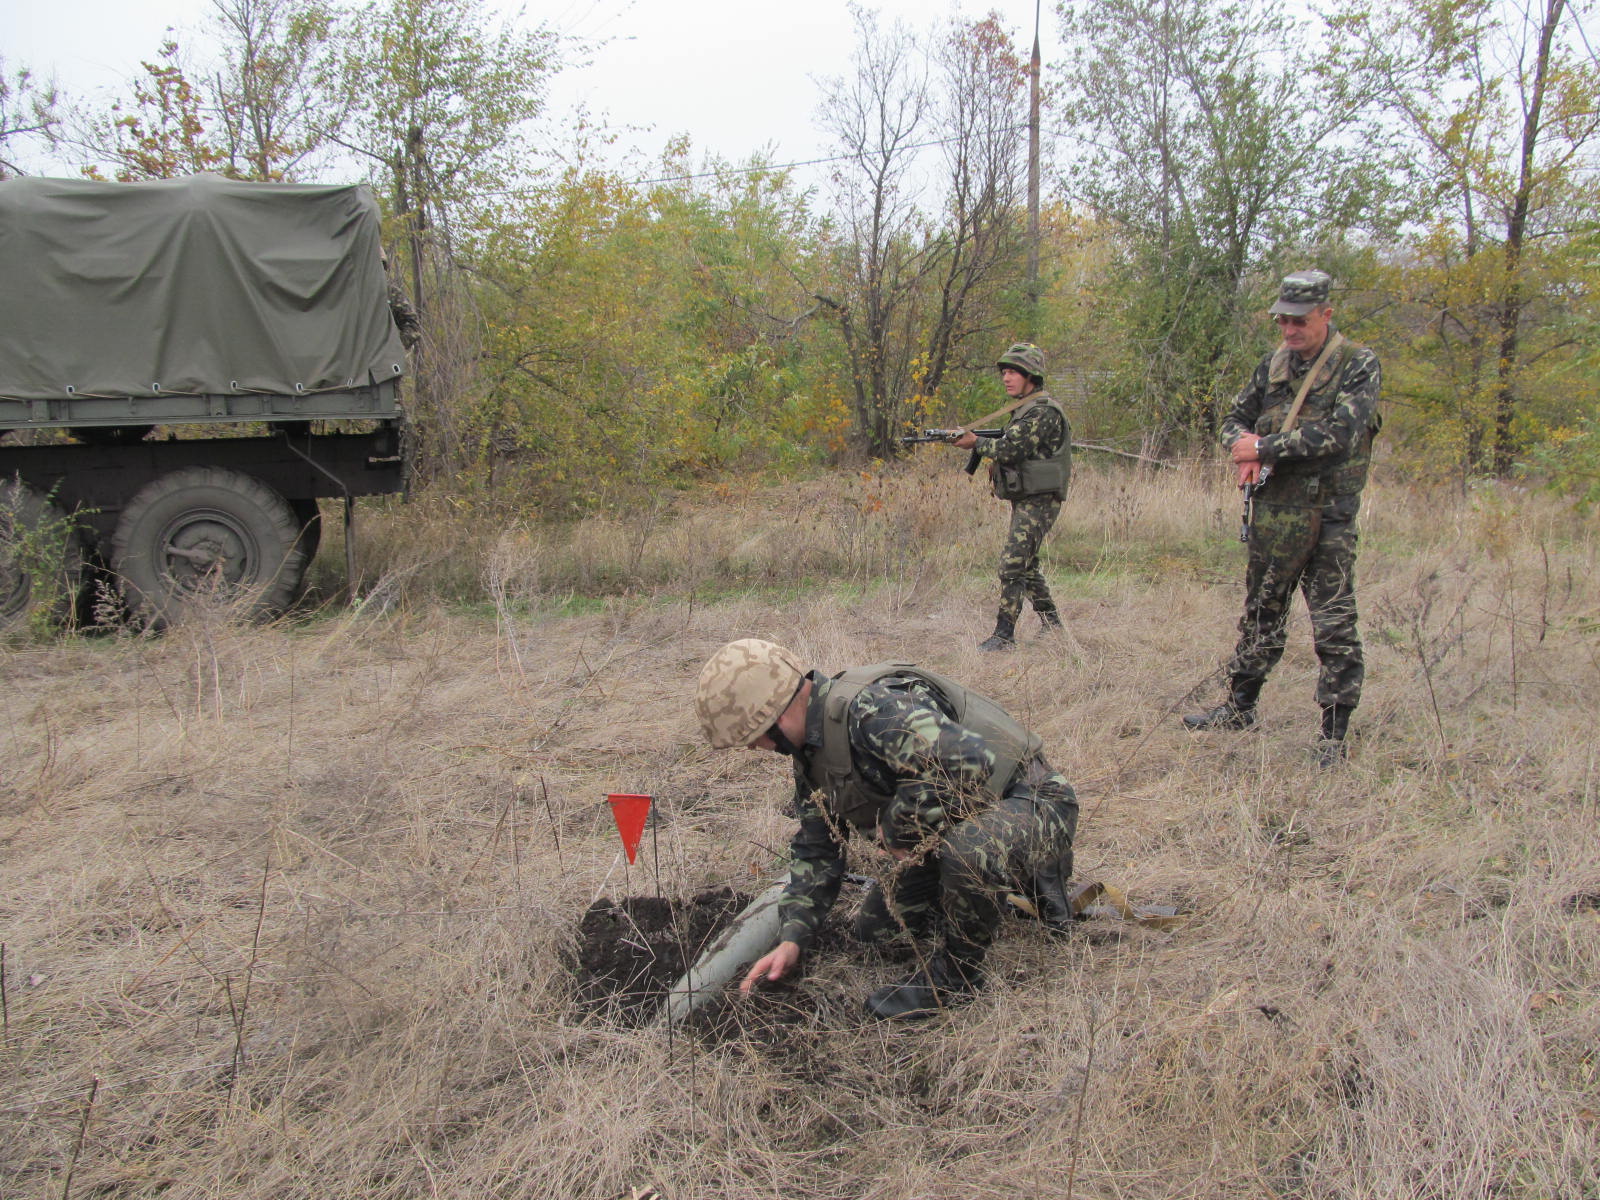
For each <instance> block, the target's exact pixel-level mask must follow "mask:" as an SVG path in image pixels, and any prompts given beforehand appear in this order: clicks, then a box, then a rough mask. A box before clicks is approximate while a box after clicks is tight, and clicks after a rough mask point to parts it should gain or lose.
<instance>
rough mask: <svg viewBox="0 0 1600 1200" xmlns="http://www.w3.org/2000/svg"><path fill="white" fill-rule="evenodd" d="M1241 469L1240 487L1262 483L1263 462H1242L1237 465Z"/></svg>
mask: <svg viewBox="0 0 1600 1200" xmlns="http://www.w3.org/2000/svg"><path fill="white" fill-rule="evenodd" d="M1235 465H1236V466H1237V467H1238V468H1239V486H1240V487H1245V486H1246V485H1248V484H1252V483H1260V482H1261V462H1260V460H1259V459H1258V460H1257V461H1255V462H1242V463H1236V464H1235Z"/></svg>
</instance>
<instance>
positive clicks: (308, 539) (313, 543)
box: [289, 500, 322, 567]
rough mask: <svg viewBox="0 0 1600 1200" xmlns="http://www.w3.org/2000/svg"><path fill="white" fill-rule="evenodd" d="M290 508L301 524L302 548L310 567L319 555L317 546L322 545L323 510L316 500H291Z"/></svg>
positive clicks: (307, 564)
mask: <svg viewBox="0 0 1600 1200" xmlns="http://www.w3.org/2000/svg"><path fill="white" fill-rule="evenodd" d="M289 508H290V509H291V510H292V511H293V512H294V519H295V520H296V521H297V522H298V523H299V525H300V549H301V550H302V551H304V553H305V556H306V566H308V567H309V566H310V565H311V560H312V559H314V558H316V556H317V548H318V547H319V546H321V545H322V510H321V509H320V508H318V507H317V502H316V501H315V500H291V501H289Z"/></svg>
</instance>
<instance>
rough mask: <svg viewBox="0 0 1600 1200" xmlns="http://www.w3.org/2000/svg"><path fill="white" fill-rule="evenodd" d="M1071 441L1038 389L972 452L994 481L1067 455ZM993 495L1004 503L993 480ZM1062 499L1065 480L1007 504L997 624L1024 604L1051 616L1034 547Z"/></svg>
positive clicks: (1060, 416)
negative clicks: (1002, 429) (1028, 464)
mask: <svg viewBox="0 0 1600 1200" xmlns="http://www.w3.org/2000/svg"><path fill="white" fill-rule="evenodd" d="M1071 442H1072V430H1071V427H1070V425H1069V424H1068V422H1067V415H1066V413H1065V412H1064V411H1063V410H1062V409H1061V406H1060V405H1058V404H1057V403H1056V402H1055V401H1054V400H1053V399H1051V397H1050V394H1049V393H1048V392H1046V391H1043V390H1042V389H1041V390H1039V391H1036V392H1034V393H1033V394H1032V395H1030V396H1029V398H1028V403H1026V404H1024V405H1023V406H1022V407H1021V408H1019V409H1018V410H1017V411H1016V413H1015V414H1014V415H1013V416H1012V419H1011V421H1010V423H1009V424H1007V425H1006V428H1005V432H1004V433H1003V434H1001V436H999V437H997V438H979V439H978V444H977V445H976V446H974V447H973V452H974V453H975V454H977V455H978V457H979V458H986V459H988V460H989V462H990V472H991V473H992V474H995V475H997V476H998V475H1000V474H1001V473H1002V472H1004V471H1006V470H1013V471H1014V470H1018V469H1020V468H1021V467H1022V466H1023V464H1024V463H1026V462H1029V461H1034V462H1037V461H1040V460H1044V459H1050V458H1055V457H1056V456H1058V455H1064V456H1070V453H1071V451H1070V447H1071ZM1064 461H1065V463H1066V472H1067V476H1068V478H1070V474H1071V459H1070V457H1064ZM995 491H996V494H997V495H1001V496H1002V498H1009V496H1008V495H1007V494H1006V489H1005V488H1004V485H1003V484H1002V483H1001V482H1000V481H999V479H997V481H996V489H995ZM1065 496H1066V480H1063V481H1062V485H1061V489H1060V490H1059V491H1053V492H1049V493H1045V494H1042V495H1031V496H1021V497H1018V498H1015V499H1012V500H1011V528H1010V530H1009V531H1008V532H1007V534H1006V541H1005V545H1004V547H1003V548H1002V549H1001V551H1000V612H999V616H1000V618H1001V620H1002V621H1003V622H1008V623H1010V624H1012V625H1015V624H1016V620H1017V618H1018V617H1019V616H1021V614H1022V602H1023V600H1024V599H1027V600H1028V601H1029V602H1030V603H1032V605H1033V610H1034V611H1035V612H1037V613H1039V614H1040V615H1041V616H1044V615H1045V614H1050V615H1051V616H1053V615H1054V614H1055V612H1056V604H1055V600H1054V599H1053V598H1052V597H1051V595H1050V586H1049V584H1047V583H1046V582H1045V577H1044V572H1043V571H1041V570H1040V569H1039V548H1040V547H1041V546H1042V545H1043V544H1044V538H1045V534H1047V533H1049V532H1050V528H1051V526H1053V525H1054V524H1055V523H1056V517H1057V516H1059V515H1060V513H1061V503H1062V500H1063V499H1064V498H1065ZM1047 619H1048V618H1047Z"/></svg>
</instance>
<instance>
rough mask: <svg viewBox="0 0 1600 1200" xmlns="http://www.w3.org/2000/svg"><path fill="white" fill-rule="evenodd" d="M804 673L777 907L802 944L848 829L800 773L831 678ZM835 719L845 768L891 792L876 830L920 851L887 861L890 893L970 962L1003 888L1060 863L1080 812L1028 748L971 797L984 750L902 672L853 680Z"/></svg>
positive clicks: (815, 745) (815, 746)
mask: <svg viewBox="0 0 1600 1200" xmlns="http://www.w3.org/2000/svg"><path fill="white" fill-rule="evenodd" d="M808 678H809V679H810V680H811V682H812V694H811V699H810V702H809V704H808V707H807V710H806V736H805V741H804V743H803V744H802V745H801V746H800V747H799V748H798V753H797V755H796V761H795V806H796V809H797V811H798V813H799V816H800V828H799V830H798V831H797V832H796V834H795V837H794V840H793V842H792V843H791V845H790V854H791V858H792V863H791V866H790V874H789V885H788V890H787V892H786V894H785V896H784V898H783V902H782V905H781V908H780V914H781V920H782V932H781V934H780V939H781V940H784V941H793V942H795V943H797V944H799V945H801V946H802V947H803V946H805V945H806V944H807V943H809V942H810V941H811V939H812V937H813V936H814V935H815V933H816V930H817V927H818V926H819V925H820V924H821V923H822V920H823V918H824V917H825V916H826V915H827V914H828V911H829V910H830V909H831V908H832V906H833V903H834V901H835V899H836V898H837V897H838V894H839V884H840V880H841V879H842V878H843V875H844V868H845V841H846V839H847V837H848V834H849V826H848V825H847V823H846V822H845V821H844V820H843V819H842V817H841V815H840V813H839V811H838V809H837V805H836V802H835V801H836V798H835V797H833V796H830V795H828V794H826V793H823V792H814V791H813V790H812V788H811V786H810V785H809V783H808V782H807V778H806V769H805V767H806V762H807V761H808V760H809V757H810V756H812V755H816V754H818V753H820V748H821V746H822V742H823V723H824V719H825V718H824V712H825V708H826V704H827V699H828V693H829V688H830V686H831V685H832V683H833V681H832V680H830V679H828V678H827V677H825V676H823V675H820V674H818V673H817V672H811V673H810V675H809V676H808ZM845 722H846V725H845V727H846V730H847V732H848V737H849V748H850V757H851V765H852V768H853V769H854V770H855V771H856V772H857V773H858V775H859V776H860V778H861V779H862V780H863V781H864V782H865V783H866V784H867V785H868V786H870V788H871V789H872V790H873V791H874V792H878V793H881V794H883V795H885V796H888V797H889V800H888V801H887V802H886V803H885V804H883V806H882V807H881V808H880V810H879V811H878V814H877V821H876V834H877V836H878V838H879V839H880V840H881V841H882V843H883V844H884V845H886V846H889V847H892V848H894V849H898V850H906V851H910V852H913V854H914V855H917V854H920V857H914V858H913V859H912V860H910V861H909V862H903V863H902V864H901V865H900V866H899V867H898V868H897V870H896V872H895V875H894V876H893V878H892V881H891V886H892V889H893V897H892V899H891V904H892V905H893V907H894V908H895V909H896V911H897V912H898V914H899V918H900V920H903V921H904V922H905V924H906V925H907V926H908V927H909V928H910V929H911V930H912V931H913V932H917V933H931V932H932V931H933V930H934V928H935V926H936V925H941V924H942V927H943V932H944V940H945V950H946V952H947V953H948V954H950V955H951V956H952V957H953V958H955V959H956V960H958V961H960V962H961V963H963V964H966V965H973V966H975V965H976V964H977V963H978V962H979V961H981V960H982V958H983V955H984V952H985V951H986V950H987V949H988V946H989V943H990V941H991V940H992V939H993V936H994V930H995V927H996V926H997V925H998V924H999V921H1000V916H1001V902H1002V899H1003V896H1004V894H1005V892H1007V891H1008V890H1012V889H1019V888H1020V889H1023V890H1025V891H1026V890H1030V889H1031V887H1032V882H1033V880H1034V878H1035V877H1036V876H1038V875H1040V874H1042V873H1045V872H1048V871H1050V870H1052V869H1054V868H1057V867H1061V866H1064V868H1065V871H1066V872H1067V873H1070V857H1071V852H1072V839H1073V834H1074V831H1075V829H1076V827H1077V820H1078V804H1077V798H1076V796H1074V794H1073V791H1072V788H1071V787H1070V786H1069V785H1068V783H1067V781H1066V780H1065V779H1064V778H1062V777H1061V775H1059V774H1058V773H1056V772H1055V771H1054V770H1052V769H1051V768H1050V765H1049V764H1048V763H1047V762H1045V760H1044V758H1043V757H1042V756H1041V755H1034V756H1032V757H1031V758H1029V759H1027V760H1026V761H1025V762H1024V763H1023V764H1022V766H1021V767H1019V768H1018V770H1017V771H1016V774H1015V777H1014V779H1013V780H1012V781H1011V782H1010V784H1009V786H1007V787H1006V788H1005V790H1004V794H1003V795H1002V796H1001V798H1000V799H999V800H998V801H992V802H991V801H987V800H984V799H982V798H978V799H974V797H977V796H978V793H979V792H980V791H981V789H982V788H983V786H984V784H985V783H987V782H988V780H989V777H990V775H991V773H992V772H993V769H994V765H995V761H996V757H995V754H994V752H993V751H992V750H990V749H989V747H988V746H986V745H985V743H984V741H983V740H982V739H981V738H980V737H979V736H978V735H976V734H975V733H974V732H973V731H972V730H970V729H968V728H966V727H965V726H962V725H959V724H957V723H956V722H955V721H954V720H952V719H951V716H950V712H949V709H948V706H947V704H946V702H945V701H944V698H943V697H941V696H940V695H939V693H938V692H937V690H936V689H934V688H933V687H932V686H930V685H929V684H927V683H926V682H925V681H923V680H921V679H917V678H915V677H912V676H891V677H889V678H886V679H882V680H880V681H879V682H877V683H872V684H868V685H867V686H865V687H863V688H862V689H861V691H860V692H859V693H858V694H857V695H856V697H855V699H854V700H852V701H851V703H850V705H849V707H848V709H847V710H846V713H845ZM879 907H880V912H881V911H882V909H883V906H882V903H881V901H880V903H879ZM869 924H870V922H869ZM884 925H885V923H884V922H882V921H879V922H878V925H877V928H876V929H875V930H874V931H873V932H874V933H882V932H889V930H887V929H885V928H884ZM896 925H898V921H897V922H896Z"/></svg>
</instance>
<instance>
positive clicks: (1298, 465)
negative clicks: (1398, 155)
mask: <svg viewBox="0 0 1600 1200" xmlns="http://www.w3.org/2000/svg"><path fill="white" fill-rule="evenodd" d="M1332 282H1333V281H1332V280H1331V279H1330V278H1329V277H1328V275H1327V274H1326V273H1324V272H1322V271H1296V272H1295V273H1294V274H1292V275H1289V276H1287V277H1286V278H1285V279H1284V281H1283V284H1282V286H1281V288H1280V289H1279V292H1278V299H1277V301H1276V302H1275V303H1274V304H1273V305H1272V308H1271V310H1270V311H1271V313H1272V315H1273V320H1274V321H1275V322H1276V323H1277V326H1278V331H1279V333H1280V334H1281V335H1282V338H1283V342H1282V344H1281V345H1280V346H1279V347H1278V348H1277V349H1276V350H1275V351H1273V352H1272V353H1271V354H1268V355H1267V356H1266V357H1265V358H1263V359H1262V360H1261V362H1260V364H1259V365H1258V366H1257V367H1256V369H1255V371H1254V373H1253V374H1252V375H1251V376H1250V381H1249V382H1248V383H1247V384H1246V385H1245V387H1244V390H1243V391H1242V392H1240V393H1239V397H1238V399H1237V400H1235V401H1234V405H1233V409H1232V411H1231V412H1229V413H1228V416H1227V418H1226V419H1225V420H1224V421H1223V423H1222V433H1221V438H1220V440H1221V442H1222V445H1223V447H1224V449H1226V450H1228V452H1229V453H1230V455H1231V456H1232V459H1233V464H1234V467H1235V469H1236V470H1237V472H1238V481H1239V486H1240V487H1241V488H1249V489H1251V494H1250V495H1249V499H1250V502H1251V503H1250V505H1249V507H1248V508H1247V526H1248V528H1247V538H1248V543H1249V547H1250V551H1249V566H1248V568H1247V570H1246V575H1245V609H1244V617H1243V618H1242V619H1241V620H1240V622H1239V641H1238V644H1237V645H1236V647H1235V648H1234V652H1233V657H1232V659H1231V660H1230V661H1229V663H1228V696H1227V699H1226V700H1224V701H1223V702H1222V703H1221V704H1219V705H1218V706H1217V707H1215V708H1212V709H1208V710H1206V711H1205V712H1199V713H1193V714H1191V715H1189V716H1186V717H1184V718H1183V723H1184V726H1185V727H1186V728H1188V729H1193V730H1238V729H1250V728H1252V727H1253V726H1254V725H1255V723H1256V701H1257V699H1258V698H1259V696H1260V694H1261V687H1262V684H1263V683H1265V681H1266V678H1267V673H1268V672H1269V671H1271V670H1272V668H1273V667H1274V666H1275V665H1276V664H1277V662H1278V659H1279V658H1281V657H1282V656H1283V647H1284V636H1285V625H1286V623H1287V621H1288V617H1289V604H1290V602H1291V600H1292V599H1293V597H1294V592H1295V589H1296V588H1299V589H1300V591H1302V592H1303V593H1304V594H1305V598H1306V606H1307V608H1309V609H1310V611H1311V635H1312V640H1313V642H1314V643H1315V646H1316V651H1317V658H1318V660H1319V661H1320V663H1321V669H1320V671H1319V673H1318V676H1317V703H1318V704H1319V705H1320V706H1321V708H1322V740H1321V743H1320V748H1319V755H1318V758H1319V762H1320V763H1321V764H1322V765H1323V766H1333V765H1335V764H1337V763H1338V762H1340V761H1342V760H1343V758H1344V755H1345V742H1344V738H1345V732H1346V730H1347V729H1348V727H1349V724H1350V714H1351V713H1352V712H1354V711H1355V707H1356V705H1357V703H1358V702H1359V701H1360V699H1361V682H1362V677H1363V674H1364V666H1363V659H1362V653H1361V638H1360V636H1359V634H1358V633H1357V632H1356V601H1355V562H1356V514H1357V512H1358V511H1359V509H1360V507H1361V489H1362V488H1363V487H1364V486H1365V485H1366V482H1367V468H1368V465H1369V463H1370V461H1371V457H1372V439H1373V436H1374V435H1375V434H1376V433H1377V432H1378V427H1379V424H1380V417H1379V415H1378V391H1379V382H1380V380H1379V369H1378V356H1377V355H1376V354H1374V353H1373V352H1372V351H1371V350H1369V349H1367V348H1366V347H1365V346H1362V345H1358V344H1357V343H1355V342H1352V341H1350V340H1349V339H1348V338H1346V337H1345V336H1344V335H1343V334H1341V333H1339V332H1338V330H1336V329H1335V328H1334V326H1333V308H1332V306H1331V305H1330V304H1329V303H1328V296H1329V291H1330V289H1331V286H1332Z"/></svg>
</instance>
